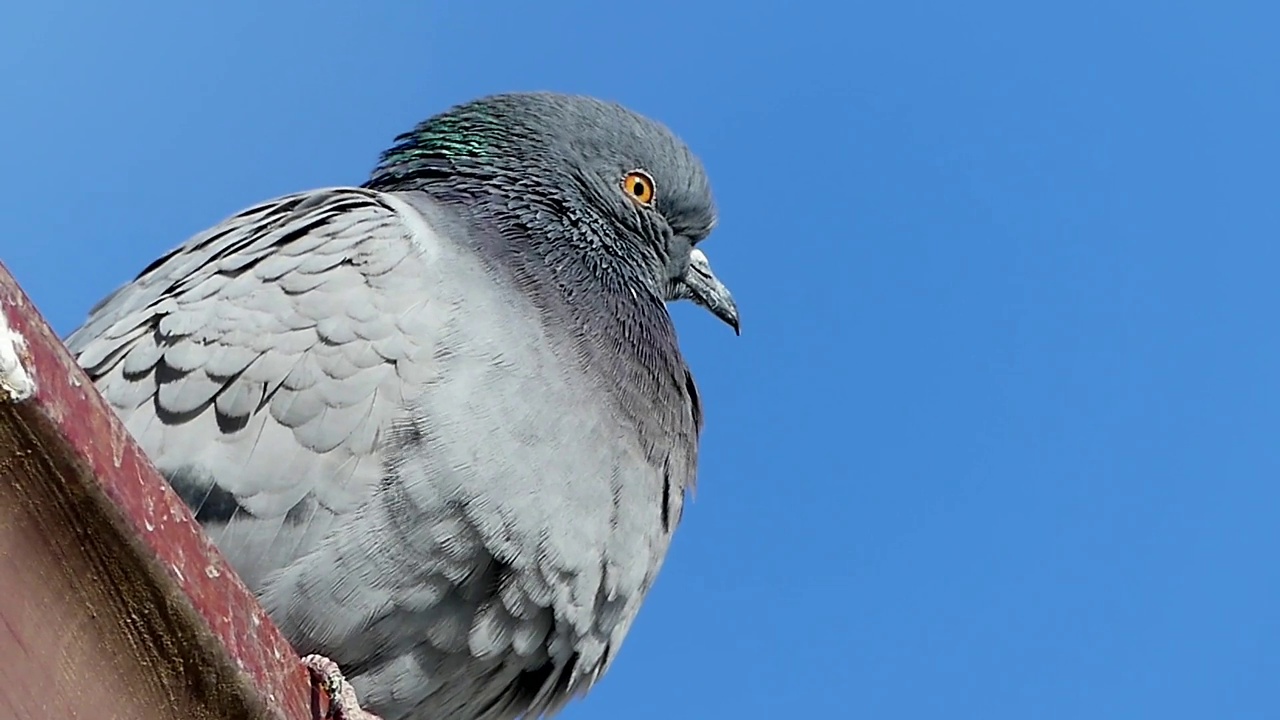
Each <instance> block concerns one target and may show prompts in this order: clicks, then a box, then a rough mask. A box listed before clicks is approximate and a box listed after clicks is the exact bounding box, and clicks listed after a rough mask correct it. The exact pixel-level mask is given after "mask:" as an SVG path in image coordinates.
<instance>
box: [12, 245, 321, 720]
mask: <svg viewBox="0 0 1280 720" xmlns="http://www.w3.org/2000/svg"><path fill="white" fill-rule="evenodd" d="M0 312H3V313H4V315H5V317H6V318H7V319H8V323H9V325H10V327H11V328H13V329H14V330H17V331H18V332H19V333H21V335H22V336H23V337H24V338H25V339H26V341H27V344H28V353H27V357H26V358H24V360H26V362H25V366H26V368H27V369H28V370H30V371H31V372H32V373H33V374H34V375H35V381H36V386H37V391H36V394H35V395H34V396H33V397H31V398H29V399H27V400H25V401H22V402H18V403H6V402H4V401H3V399H0V719H3V720H8V719H10V718H13V719H14V720H19V719H20V720H61V719H63V718H68V719H71V718H86V719H89V718H92V719H93V720H108V719H116V718H118V719H119V720H150V719H151V718H157V719H158V718H165V719H166V720H172V719H178V718H181V719H183V720H186V719H188V718H191V719H200V720H204V719H206V718H209V719H212V718H259V717H264V718H280V719H282V720H306V719H307V718H311V717H313V714H314V712H313V707H312V706H313V699H312V696H311V691H310V684H309V683H308V681H307V676H306V673H305V671H304V670H302V668H301V666H300V664H299V663H298V659H297V656H296V654H295V653H294V651H293V649H292V648H291V647H290V646H289V645H288V643H287V642H286V641H285V640H284V638H283V637H281V635H280V634H279V632H278V631H277V630H276V628H275V627H274V626H273V625H272V624H271V623H270V622H269V621H268V620H267V618H266V615H265V614H264V613H263V611H262V609H261V607H260V606H259V605H258V604H257V602H256V601H255V600H254V598H253V596H252V594H251V593H249V591H248V590H247V589H245V587H244V586H243V585H242V584H241V583H240V581H239V579H237V578H236V577H235V575H234V574H233V573H232V571H231V569H230V568H229V566H228V565H227V564H226V562H225V561H224V560H223V559H222V557H221V555H219V554H218V553H217V551H216V550H215V549H214V547H213V546H212V544H211V543H209V542H208V541H207V540H206V539H205V537H204V535H203V534H202V533H201V532H200V531H199V527H198V526H197V525H196V523H195V521H194V520H193V519H192V517H191V514H190V513H189V512H188V511H187V508H186V506H185V505H184V504H183V503H182V501H181V500H180V499H178V497H177V496H176V495H174V494H173V492H172V491H171V490H170V489H169V487H168V485H167V484H166V483H165V481H164V480H163V479H162V478H161V477H160V476H159V475H158V474H156V472H155V470H154V469H153V468H152V466H151V464H150V462H149V461H147V460H146V458H145V456H144V455H143V454H142V452H141V451H140V450H139V449H138V447H137V446H136V445H135V444H134V443H133V441H132V439H131V438H130V437H129V436H128V434H127V433H126V432H125V430H124V428H123V426H122V425H121V423H120V422H119V421H118V420H117V418H116V417H115V415H114V414H113V413H112V412H111V411H110V410H109V408H107V406H106V405H105V404H104V402H103V401H102V400H101V398H100V397H99V396H98V394H97V393H96V392H95V391H94V390H93V388H92V386H91V385H90V383H89V381H88V379H87V378H86V377H85V376H84V374H83V373H82V372H81V371H80V370H79V368H77V367H76V365H75V363H74V362H73V361H72V359H71V357H70V355H69V354H68V353H67V351H66V349H65V348H64V347H63V346H62V344H61V342H60V341H59V340H58V339H57V337H56V336H55V335H54V334H53V332H52V331H51V330H50V329H49V328H48V326H47V325H45V323H44V321H43V320H42V319H41V318H40V316H39V314H38V313H37V312H36V310H35V308H34V307H33V306H32V305H31V303H30V301H29V300H28V299H27V298H26V296H25V295H24V294H23V293H22V291H21V289H19V288H18V286H17V284H16V283H15V282H14V280H13V278H12V277H11V276H10V275H9V272H8V270H7V269H5V268H4V266H3V265H0Z"/></svg>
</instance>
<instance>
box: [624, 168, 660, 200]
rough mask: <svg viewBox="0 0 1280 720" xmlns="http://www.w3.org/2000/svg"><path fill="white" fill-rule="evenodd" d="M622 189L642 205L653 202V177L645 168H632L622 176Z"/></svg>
mask: <svg viewBox="0 0 1280 720" xmlns="http://www.w3.org/2000/svg"><path fill="white" fill-rule="evenodd" d="M622 190H623V191H624V192H625V193H626V194H627V197H630V198H631V199H632V200H635V201H636V202H638V203H640V204H641V205H646V206H647V205H652V204H653V178H651V177H649V175H648V173H646V172H645V171H643V170H632V171H631V172H629V173H627V175H626V177H624V178H622Z"/></svg>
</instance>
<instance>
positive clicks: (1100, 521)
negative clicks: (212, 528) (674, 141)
mask: <svg viewBox="0 0 1280 720" xmlns="http://www.w3.org/2000/svg"><path fill="white" fill-rule="evenodd" d="M197 6H199V7H197ZM357 7H359V8H360V9H358V10H357V9H356V8H357ZM393 7H394V8H398V9H392V8H393ZM410 7H411V4H410V3H408V2H402V3H390V2H387V3H378V2H371V3H361V4H359V5H357V4H356V3H344V4H338V3H324V2H272V3H248V2H220V3H203V4H197V3H173V2H166V3H158V2H157V3H126V4H116V3H101V2H94V3H88V2H81V3H56V2H50V3H45V4H37V3H10V7H7V8H6V9H5V10H4V11H3V12H2V13H0V98H3V112H0V135H2V136H3V138H4V146H5V151H4V154H3V158H4V159H3V163H2V164H3V171H2V172H0V217H3V218H4V221H5V223H6V225H5V229H4V232H3V234H2V235H0V258H2V259H3V261H4V262H5V263H6V264H7V265H8V266H9V268H10V269H11V270H12V271H13V273H14V274H15V275H16V276H17V277H18V279H19V280H20V281H21V282H22V283H23V285H24V286H25V287H26V289H27V291H28V292H29V293H30V294H31V295H32V297H33V298H34V299H35V301H36V303H37V304H38V306H39V307H40V309H41V310H43V312H44V313H45V315H46V316H47V317H48V319H49V320H50V322H51V323H53V325H54V326H55V327H56V328H57V329H58V330H59V331H60V332H62V333H65V332H68V331H70V330H71V329H72V328H73V327H75V325H76V324H77V323H78V322H79V321H80V320H81V319H82V318H83V316H84V314H85V312H86V311H87V309H88V308H89V306H90V305H91V304H92V303H93V302H94V301H96V300H97V299H98V298H99V297H101V296H102V295H103V294H105V293H106V292H108V291H110V290H111V289H113V288H114V287H115V286H116V285H117V284H119V283H121V282H123V281H125V280H127V279H129V278H130V277H132V275H133V274H134V273H135V272H137V271H138V270H139V269H141V268H142V267H143V266H144V265H146V264H147V263H148V262H149V261H150V260H152V259H153V258H154V257H155V256H156V255H157V254H159V253H160V252H162V251H164V250H166V249H168V248H169V247H170V246H172V245H174V244H176V243H178V242H179V241H181V240H183V239H184V238H185V237H187V236H188V235H189V234H191V233H193V232H195V231H197V230H200V229H202V228H204V227H206V226H208V225H210V224H212V223H213V222H215V221H217V220H219V219H221V218H223V217H225V216H226V215H228V214H230V213H232V212H235V211H236V210H239V209H241V208H242V207H244V206H246V205H248V204H249V203H252V202H255V201H258V200H263V199H266V198H269V197H273V196H275V195H279V194H282V193H286V192H290V191H295V190H301V189H307V188H313V187H319V186H326V185H335V184H344V183H351V184H353V183H359V182H360V181H362V180H363V179H364V178H365V176H366V173H367V172H368V170H369V169H370V168H371V167H372V165H373V163H374V160H375V158H376V155H377V153H378V152H379V151H380V150H381V149H383V148H384V147H385V146H387V145H388V143H389V142H390V141H391V139H392V138H393V137H394V135H395V134H396V133H398V132H400V131H402V130H405V129H407V128H409V127H410V126H411V125H412V124H413V123H414V122H416V121H417V120H419V119H421V118H423V117H425V116H427V115H429V114H432V113H434V112H437V111H439V110H442V109H444V108H445V107H447V106H449V105H451V104H453V103H455V102H458V101H461V100H464V99H468V98H471V97H473V96H477V95H480V94H485V93H490V92H495V91H502V90H512V89H557V90H567V91H578V92H586V93H592V94H597V95H602V96H605V97H609V98H612V99H617V100H620V101H623V102H625V103H626V104H628V105H631V106H633V107H635V108H637V109H639V110H641V111H644V112H646V113H649V114H652V115H655V116H657V117H658V118H660V119H662V120H663V121H665V122H667V123H668V124H670V125H671V126H673V127H674V128H675V129H676V130H677V131H678V132H679V133H680V134H682V135H683V136H684V137H685V138H686V139H687V140H688V141H689V143H690V144H691V145H692V146H693V147H694V148H695V150H696V151H697V152H698V153H699V154H700V155H701V156H702V157H703V158H704V159H705V161H706V163H707V165H708V167H709V170H710V172H711V175H712V180H713V182H714V185H715V188H716V192H717V196H718V198H719V201H720V206H721V214H722V218H721V223H720V225H719V228H718V229H717V231H716V233H715V234H714V235H713V236H712V238H711V239H710V240H709V241H708V242H707V244H706V245H705V246H704V247H706V248H707V250H708V252H709V254H710V255H711V257H712V260H713V262H714V263H715V267H716V269H717V272H718V273H719V274H720V275H721V277H722V278H724V279H725V280H726V281H727V282H728V283H729V284H730V286H731V287H732V288H733V289H734V290H735V292H736V294H737V297H738V299H739V302H740V305H741V307H742V310H743V317H744V328H743V329H744V334H743V336H742V337H741V338H738V339H735V338H734V337H733V335H732V333H730V332H728V331H727V330H726V329H725V328H723V327H722V326H719V325H717V324H716V323H715V322H714V321H713V320H712V319H711V318H709V317H704V316H703V314H700V313H697V312H693V311H692V310H691V309H680V310H678V311H677V312H676V315H677V321H678V324H679V327H680V330H681V333H682V337H683V344H684V347H685V348H686V350H687V353H688V356H689V358H690V360H691V362H692V364H693V366H694V368H695V370H696V375H697V378H698V380H699V382H700V384H701V386H702V388H703V393H704V396H705V400H706V405H707V422H708V427H707V431H706V434H705V436H704V452H703V455H702V473H701V480H700V488H699V491H698V495H697V499H696V502H695V503H694V504H693V505H692V507H691V508H689V510H688V511H687V512H686V515H685V524H684V526H683V527H682V528H681V530H680V532H679V533H678V535H677V538H676V543H675V547H674V551H673V555H672V556H671V558H670V560H669V562H668V564H667V566H666V569H665V570H664V573H663V575H662V577H661V579H660V582H659V583H658V586H657V588H656V589H655V590H654V592H653V593H652V595H651V597H650V600H649V602H648V604H647V605H646V606H645V608H644V611H643V612H642V613H641V616H640V619H639V620H638V622H637V624H636V626H635V628H634V630H633V632H632V634H631V636H630V638H629V640H628V642H627V644H626V645H625V647H624V649H623V651H622V653H621V656H620V658H619V659H618V661H617V663H616V664H615V666H614V669H613V670H612V672H611V673H610V675H609V676H608V677H607V679H606V681H605V682H604V683H603V684H602V685H601V686H600V687H599V688H598V689H597V691H596V692H595V693H594V694H593V695H592V696H591V697H590V698H589V699H588V700H587V701H585V702H582V703H579V704H577V705H575V706H573V708H572V709H571V710H570V711H569V712H568V713H567V714H566V717H567V718H571V719H578V720H586V719H589V718H608V719H609V720H623V719H625V718H637V719H645V720H648V719H650V718H670V719H672V720H675V719H678V718H689V719H691V720H695V719H696V720H706V719H708V718H777V717H799V718H810V717H812V718H844V717H851V718H930V719H932V718H938V717H963V718H984V719H987V718H1016V719H1018V720H1022V719H1024V718H1090V719H1093V718H1146V717H1151V718H1170V717H1185V718H1206V717H1213V718H1218V717H1221V718H1276V717H1280V560H1278V555H1280V553H1278V552H1277V550H1278V549H1280V533H1278V532H1277V518H1278V517H1280V482H1277V481H1278V479H1280V322H1277V319H1276V318H1277V310H1278V308H1280V279H1278V278H1280V272H1278V271H1277V268H1278V267H1280V198H1278V191H1280V182H1278V178H1280V175H1278V173H1280V82H1277V72H1280V41H1277V35H1276V28H1277V27H1278V26H1280V17H1278V16H1277V10H1267V9H1266V5H1265V4H1263V3H1257V4H1256V5H1255V7H1254V8H1253V9H1251V10H1246V9H1245V8H1244V7H1243V6H1241V5H1239V4H1225V3H1224V4H1217V3H1208V2H1201V3H1186V2H1164V3H1154V2H1131V3H1115V4H1101V3H1091V2H1083V3H1082V2H1075V3H1057V4H1054V5H1053V6H1052V7H1050V6H1049V5H1047V4H1044V3H1025V2H1019V3H1013V2H1009V3H991V2H976V1H975V2H968V3H932V4H929V3H912V2H900V3H886V2H878V3H862V4H856V5H849V6H845V7H847V8H850V9H845V10H838V9H836V8H837V7H840V6H839V5H837V4H835V3H832V4H829V5H826V6H825V8H826V9H798V8H801V7H802V6H800V5H792V6H790V7H793V8H797V9H792V10H783V9H781V8H782V7H783V4H782V3H777V4H764V3H758V2H738V3H700V4H699V3H693V2H688V3H677V2H657V1H655V2H649V3H623V2H607V3H606V2H590V3H589V2H585V1H579V2H555V1H553V0H548V2H540V3H504V4H501V6H500V8H499V6H498V5H497V4H491V5H490V4H482V3H471V4H466V3H447V4H446V3H425V2H424V3H414V4H412V7H414V8H416V9H409V8H410ZM815 7H816V6H815ZM1210 7H1217V8H1220V9H1217V10H1206V9H1204V8H1210ZM1272 7H1278V6H1274V5H1273V6H1272Z"/></svg>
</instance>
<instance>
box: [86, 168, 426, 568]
mask: <svg viewBox="0 0 1280 720" xmlns="http://www.w3.org/2000/svg"><path fill="white" fill-rule="evenodd" d="M435 237H436V236H435V235H434V234H433V232H432V230H431V229H430V228H429V227H427V226H426V225H425V223H424V220H423V218H422V216H421V215H420V214H419V213H418V212H417V211H416V210H414V209H413V208H412V207H410V206H409V205H407V204H406V203H405V202H404V201H403V200H400V199H398V198H396V197H395V196H392V195H386V194H382V193H377V192H372V191H369V190H364V189H357V188H331V189H324V190H317V191H312V192H306V193H299V194H294V195H288V196H285V197H281V198H277V199H275V200H271V201H268V202H265V203H262V204H259V205H256V206H254V207H251V208H249V209H247V210H245V211H244V212H241V213H240V214H238V215H235V216H234V217H231V218H228V219H227V220H225V221H224V222H222V223H220V224H218V225H217V226H215V227H213V228H211V229H209V230H207V231H206V232H203V233H201V234H199V235H197V236H195V237H193V238H191V239H190V240H189V241H188V242H186V243H185V244H183V245H181V246H180V247H178V248H177V249H175V250H173V251H172V252H170V253H169V254H168V255H166V256H164V257H162V258H160V259H159V260H157V261H156V262H155V263H153V264H152V265H151V266H150V267H148V268H147V269H146V270H144V271H143V272H142V274H141V275H140V276H139V277H138V278H137V279H136V280H134V281H133V282H132V283H130V284H128V285H126V286H124V287H122V288H120V289H119V290H117V291H116V292H115V293H114V294H112V295H110V296H109V297H108V298H106V299H105V300H103V301H102V302H101V303H99V305H98V306H96V307H95V308H94V309H93V310H92V312H91V314H90V317H89V319H88V320H87V322H86V323H85V324H84V325H83V326H82V327H81V328H80V329H79V330H77V331H76V332H75V333H73V334H72V335H71V336H70V337H69V338H68V340H67V346H68V347H69V348H70V349H71V351H72V352H73V353H74V354H75V356H76V357H77V359H78V361H79V363H80V365H81V366H82V367H83V368H84V369H85V370H86V371H87V372H88V373H89V376H90V377H91V378H92V379H93V381H94V382H95V383H96V385H97V386H98V389H99V390H100V391H101V392H102V394H103V396H104V397H105V398H106V399H107V401H108V402H109V403H110V404H111V406H112V407H114V408H115V410H116V411H117V412H118V413H119V414H120V415H121V417H122V418H123V419H124V421H125V424H126V426H127V427H128V429H129V431H130V432H131V434H132V435H133V436H134V437H135V438H136V439H137V440H138V441H139V443H140V444H141V445H142V447H143V449H144V450H145V451H146V452H147V453H148V455H149V456H150V457H151V459H152V460H153V461H154V462H155V464H156V465H157V466H158V468H159V469H160V470H161V471H162V472H163V473H164V474H165V476H166V477H167V478H168V479H169V481H170V483H171V484H172V486H173V487H174V489H175V490H176V491H177V492H178V493H179V494H180V495H181V496H182V497H183V498H184V499H185V500H186V501H187V503H188V504H189V505H190V506H191V507H192V509H193V510H194V511H195V513H196V516H197V518H198V519H199V520H200V521H201V523H202V524H203V525H204V526H205V528H206V530H207V531H208V532H209V534H210V535H211V537H212V538H213V539H214V541H215V542H216V543H217V544H218V545H219V547H220V549H221V550H222V551H223V552H224V553H225V554H226V555H227V557H228V559H229V560H230V561H231V562H232V564H233V565H234V566H235V567H236V568H237V571H238V572H239V573H240V574H241V575H242V576H243V577H244V579H245V580H246V582H248V583H249V584H250V585H251V586H253V587H259V586H260V583H261V582H262V579H263V577H264V575H266V574H267V573H270V572H271V571H273V570H276V569H279V568H281V567H284V566H285V565H287V564H288V563H289V562H291V561H292V560H293V559H295V558H296V557H298V556H299V555H301V554H303V553H305V552H306V551H307V548H308V547H309V546H310V545H311V544H313V543H314V542H315V541H317V540H318V538H319V537H320V536H322V535H323V534H324V533H326V532H327V531H328V530H329V528H330V527H331V526H332V525H333V523H334V520H335V518H337V517H339V516H341V515H343V514H344V513H347V512H349V511H351V510H352V509H354V508H355V507H357V506H358V505H359V504H360V503H361V502H362V501H363V500H364V499H365V498H367V497H368V496H369V494H370V493H371V492H372V489H373V488H374V487H375V486H376V484H377V481H378V479H379V478H380V476H381V467H380V464H381V458H380V457H379V451H378V447H379V436H380V434H381V433H383V432H385V431H386V428H387V427H388V425H389V423H390V422H391V421H392V419H393V418H394V417H395V416H396V414H397V413H398V412H400V409H401V408H402V407H403V405H404V402H405V393H406V388H408V387H412V386H413V385H414V383H415V381H416V380H420V379H421V378H420V377H418V376H420V375H421V374H422V373H423V372H425V371H426V368H427V367H428V365H429V356H430V353H431V352H432V348H431V347H430V340H429V339H430V338H431V337H432V332H431V331H430V329H429V328H428V327H427V325H428V324H429V323H430V321H431V313H429V312H422V310H423V308H424V306H425V305H426V304H427V303H428V302H429V299H428V297H427V295H428V292H427V291H428V290H429V288H424V287H422V285H423V280H422V277H421V275H420V273H419V271H420V269H421V267H422V266H423V264H424V263H427V262H429V261H430V260H429V257H428V256H429V255H430V254H431V252H432V242H433V241H434V239H435Z"/></svg>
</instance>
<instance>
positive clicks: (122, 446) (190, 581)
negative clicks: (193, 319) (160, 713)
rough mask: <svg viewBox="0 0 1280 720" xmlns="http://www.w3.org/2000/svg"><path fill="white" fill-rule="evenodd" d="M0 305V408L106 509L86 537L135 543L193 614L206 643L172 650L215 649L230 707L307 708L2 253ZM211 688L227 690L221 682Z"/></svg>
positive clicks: (295, 717) (208, 653) (279, 644)
mask: <svg viewBox="0 0 1280 720" xmlns="http://www.w3.org/2000/svg"><path fill="white" fill-rule="evenodd" d="M0 313H2V314H3V318H2V319H3V320H4V322H3V323H0V414H9V415H11V417H10V418H8V420H16V421H17V422H18V423H20V424H21V425H23V426H25V427H26V428H27V429H28V430H29V431H30V433H31V437H32V439H33V441H34V442H35V443H37V444H39V445H42V446H43V447H42V448H40V451H42V452H45V453H50V454H52V455H53V456H55V457H57V458H58V459H59V461H60V462H59V463H58V464H59V465H60V466H62V467H64V468H69V470H67V471H65V472H63V474H62V478H63V480H61V482H73V483H76V484H79V485H82V486H83V488H76V490H77V491H79V490H83V491H84V495H85V496H86V497H88V498H89V499H90V500H91V501H92V507H93V509H94V511H96V512H100V513H101V515H102V516H104V517H107V518H109V519H110V522H106V523H100V526H101V527H104V528H108V529H107V530H105V531H103V532H104V533H107V534H110V533H114V536H113V537H101V538H94V539H93V540H92V541H94V542H103V543H118V544H120V545H121V546H123V547H127V548H130V549H131V551H132V552H134V553H136V554H137V555H139V556H140V558H141V560H142V561H141V562H139V563H138V565H137V567H140V568H146V569H147V572H149V574H150V577H149V578H147V580H148V581H149V583H150V584H151V585H152V586H154V587H155V588H158V589H160V590H161V593H160V594H159V597H162V598H163V602H166V603H168V604H169V605H170V606H171V607H170V608H168V609H167V610H169V611H172V612H171V613H170V614H171V615H172V616H173V617H177V618H179V621H180V622H185V623H189V625H190V626H189V627H187V628H183V629H182V630H183V631H182V632H179V633H177V635H178V636H181V637H184V638H188V639H189V638H198V639H199V642H200V643H201V644H203V645H206V647H201V648H189V647H187V648H184V647H180V646H179V647H176V649H175V651H176V652H179V653H186V654H188V655H189V656H190V657H200V658H214V659H215V662H214V667H211V668H209V673H210V674H212V675H215V676H220V677H214V678H206V680H211V681H214V682H219V681H227V682H230V683H231V684H233V685H235V686H237V687H235V688H233V690H234V694H236V695H238V696H239V697H240V699H241V700H242V701H243V708H242V710H240V711H239V712H237V711H234V710H231V709H230V708H227V710H231V712H230V714H229V715H227V716H228V717H233V716H234V717H253V716H258V717H266V718H277V719H279V720H303V719H305V718H312V717H313V714H314V712H315V705H316V701H315V700H314V699H313V697H312V691H311V687H310V683H309V681H308V676H307V674H306V671H305V670H304V669H303V668H302V666H301V665H300V663H299V661H298V656H297V654H296V652H295V651H294V650H293V648H292V647H291V646H290V645H289V643H288V642H287V641H286V640H285V639H284V637H283V636H282V635H281V634H280V632H279V631H278V630H277V629H276V627H275V626H274V625H273V624H272V623H271V621H270V620H269V619H268V618H267V615H266V613H265V611H264V610H263V609H262V607H261V606H260V605H259V604H258V602H257V601H256V599H255V598H254V597H253V594H252V593H251V592H250V591H249V590H248V589H247V588H246V587H245V586H244V584H243V583H242V582H241V581H240V579H239V578H238V577H237V576H236V575H235V573H234V572H233V570H232V569H231V567H230V566H229V565H228V564H227V562H226V561H225V559H224V558H223V557H222V555H221V554H220V553H219V552H218V550H217V548H216V547H214V545H213V544H212V543H211V542H210V541H209V540H208V538H207V537H206V536H205V535H204V533H202V532H201V531H200V528H199V525H198V524H197V523H196V521H195V520H194V518H193V517H192V515H191V513H190V511H189V510H188V508H187V507H186V505H185V504H184V503H183V502H182V500H181V499H180V498H178V496H177V495H176V494H174V492H173V491H172V490H171V489H170V488H169V485H168V483H166V482H165V480H164V479H163V478H162V477H161V476H160V475H159V474H158V472H157V471H156V470H155V468H154V467H153V466H152V465H151V462H150V461H149V460H148V459H147V458H146V456H145V455H144V454H143V452H142V451H141V449H140V448H139V447H138V446H137V445H136V444H135V443H134V442H133V439H132V438H131V437H130V436H129V434H128V432H127V431H126V430H125V428H124V426H123V424H122V423H121V422H120V420H119V419H118V418H117V417H116V415H115V413H114V412H113V411H112V410H111V409H110V408H109V407H108V406H107V405H106V403H105V401H104V400H103V399H102V398H101V396H99V395H98V393H97V391H96V390H95V388H94V387H93V385H92V383H91V382H90V381H89V379H88V378H87V377H86V376H85V374H84V373H83V371H82V370H81V369H80V368H79V367H78V366H77V365H76V363H75V361H74V360H73V359H72V357H71V355H70V353H68V351H67V350H66V348H65V347H64V346H63V345H62V343H61V341H60V340H59V339H58V338H57V336H56V335H55V334H54V332H53V331H52V330H51V329H50V328H49V326H48V325H47V324H46V323H45V321H44V319H43V318H42V317H41V316H40V314H39V312H38V311H37V310H36V309H35V307H34V306H33V305H32V303H31V301H30V300H29V299H28V298H27V296H26V294H25V293H23V291H22V289H21V288H20V287H19V286H18V284H17V282H16V281H15V280H14V278H13V277H12V275H11V274H10V273H9V271H8V269H7V268H5V267H4V265H3V264H0ZM2 510H3V508H0V511H2ZM77 530H78V531H79V532H83V528H78V529H77ZM57 531H59V529H58V528H50V532H57ZM188 644H190V640H188ZM86 681H89V682H91V679H88V678H86ZM223 689H224V690H225V688H223ZM219 696H220V697H223V698H224V699H225V693H220V694H219Z"/></svg>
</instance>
